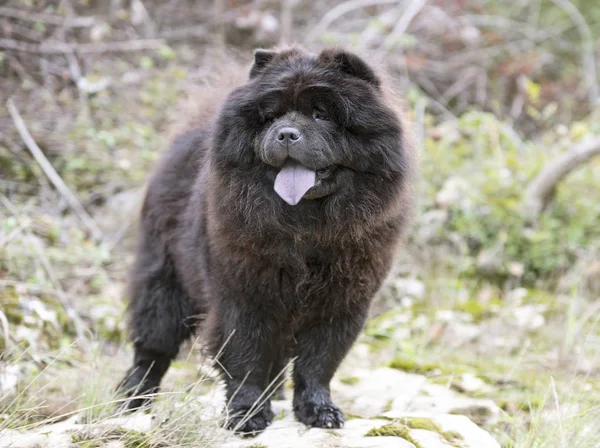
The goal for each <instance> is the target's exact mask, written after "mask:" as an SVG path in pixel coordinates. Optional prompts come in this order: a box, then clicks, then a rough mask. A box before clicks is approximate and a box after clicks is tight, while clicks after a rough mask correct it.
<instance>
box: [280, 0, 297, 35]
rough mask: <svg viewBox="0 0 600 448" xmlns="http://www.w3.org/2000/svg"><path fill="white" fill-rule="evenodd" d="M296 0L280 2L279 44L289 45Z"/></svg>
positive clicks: (282, 0)
mask: <svg viewBox="0 0 600 448" xmlns="http://www.w3.org/2000/svg"><path fill="white" fill-rule="evenodd" d="M296 3H297V0H281V36H280V39H279V41H280V43H282V44H289V43H290V41H291V39H292V30H293V24H294V21H293V19H294V15H293V12H294V6H296Z"/></svg>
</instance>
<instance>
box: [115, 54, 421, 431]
mask: <svg viewBox="0 0 600 448" xmlns="http://www.w3.org/2000/svg"><path fill="white" fill-rule="evenodd" d="M255 59H256V61H255V64H254V66H253V67H252V69H251V71H250V79H249V80H248V82H247V83H246V84H245V85H242V86H241V87H238V88H236V89H235V90H233V91H232V92H231V93H230V95H229V96H228V98H227V99H226V101H225V102H224V104H223V105H222V108H221V112H220V114H219V115H218V117H216V120H214V125H211V124H209V123H201V124H198V125H194V126H193V127H192V130H189V131H187V132H185V133H184V134H183V135H181V136H180V137H179V138H177V139H176V140H175V141H174V143H173V144H172V147H171V149H170V151H169V152H168V153H167V154H166V156H165V157H164V158H163V159H162V161H161V163H160V165H159V167H158V170H157V172H156V173H155V175H154V177H153V178H152V180H151V182H150V184H149V189H148V192H147V197H146V200H145V203H144V206H143V210H142V220H141V229H140V245H139V249H138V253H137V260H136V263H135V266H134V268H133V276H132V280H131V288H130V295H131V303H130V307H129V313H130V328H131V334H132V340H133V343H134V346H135V359H134V366H133V367H132V369H131V370H130V372H129V374H128V376H127V377H126V378H125V379H124V381H123V382H122V384H121V388H122V389H123V390H124V391H126V392H128V393H129V394H130V396H131V395H133V394H144V393H149V392H154V391H156V390H158V387H159V384H160V381H161V378H162V377H163V375H164V374H165V372H166V371H167V369H168V366H169V364H170V362H171V360H172V359H173V358H174V357H175V356H176V355H177V352H178V349H179V346H180V344H181V343H182V342H183V341H184V340H186V339H187V338H189V337H190V336H191V335H192V334H194V331H195V327H200V329H201V330H202V331H203V333H204V335H205V337H206V338H205V339H206V343H207V347H208V350H209V352H210V353H211V354H212V355H213V356H214V355H216V354H217V353H218V352H219V351H220V350H221V354H220V357H219V360H218V361H219V363H218V365H220V366H222V369H223V370H224V371H225V372H224V373H223V375H222V377H223V379H224V380H225V382H226V387H227V398H228V411H229V416H230V418H229V420H228V425H229V427H230V428H233V429H236V430H237V431H239V432H242V433H255V432H257V431H261V430H263V429H264V428H265V427H266V426H267V425H269V424H270V422H271V421H272V418H273V413H272V411H271V409H270V402H269V400H265V401H264V403H263V404H262V405H260V403H259V404H258V405H257V401H258V400H259V397H261V395H262V394H263V392H265V389H266V388H267V386H268V385H269V383H270V382H271V381H272V380H273V379H274V378H275V377H276V376H277V374H279V373H280V371H281V369H282V368H283V367H284V366H285V365H286V363H287V362H288V361H289V360H290V359H291V358H294V359H295V362H294V371H293V380H294V398H293V406H294V412H295V414H296V417H297V418H298V420H300V421H301V422H303V423H305V424H306V425H309V426H316V427H331V428H337V427H340V426H342V425H343V423H344V416H343V414H342V412H341V411H340V410H339V409H338V408H337V407H336V406H335V405H334V404H333V402H332V401H331V397H330V392H329V383H330V380H331V378H332V376H333V374H334V373H335V371H336V369H337V368H338V366H339V364H340V362H341V361H342V359H343V358H344V357H345V355H346V353H347V352H348V350H349V349H350V347H351V345H352V344H353V342H354V340H355V339H356V337H357V335H358V334H359V332H360V331H361V329H362V327H363V324H364V322H365V319H366V317H367V313H368V309H369V305H370V302H371V299H372V298H373V296H374V295H375V293H376V292H377V290H378V289H379V287H380V285H381V283H382V281H383V279H384V277H385V276H386V275H387V272H388V270H389V268H390V265H391V263H392V259H393V256H394V252H395V249H396V246H397V244H396V243H397V242H398V240H399V237H400V235H401V231H402V229H403V227H404V226H405V223H406V219H407V217H408V214H409V204H410V195H409V194H408V191H409V185H408V182H409V179H410V168H411V167H410V156H409V152H410V151H409V148H408V147H407V146H406V141H407V140H406V138H405V136H404V130H403V125H402V122H401V119H400V117H399V116H398V115H397V114H396V113H395V112H394V111H393V109H392V108H390V107H389V106H388V98H387V97H386V94H385V93H384V91H383V90H382V87H381V81H380V79H379V77H378V76H377V75H376V73H375V71H374V70H373V69H372V68H371V67H369V66H368V65H367V64H366V63H365V62H364V61H363V60H362V59H360V58H359V57H358V56H356V55H354V54H351V53H349V52H345V51H342V50H336V49H330V50H325V51H323V52H322V53H321V54H319V55H317V56H313V55H309V54H307V53H305V52H304V51H303V50H301V49H298V48H293V49H288V50H284V51H279V52H276V51H267V50H259V51H257V52H256V58H255ZM290 126H291V127H293V128H295V129H297V130H298V131H299V132H300V134H301V136H302V139H301V141H299V142H298V143H296V144H294V145H293V147H292V146H287V147H286V146H284V145H281V144H279V143H278V142H276V135H277V132H278V130H280V129H281V128H283V127H290ZM290 158H291V159H295V160H296V161H298V162H300V163H302V164H303V165H305V166H306V167H309V168H311V169H313V170H316V171H317V184H316V186H314V187H313V188H312V189H311V190H309V192H308V193H307V195H306V196H305V198H304V199H303V200H302V201H301V202H300V203H299V204H298V205H296V206H290V205H288V204H287V203H285V202H284V201H283V200H282V199H281V198H280V197H279V196H278V195H277V194H276V193H275V191H274V189H273V184H274V179H275V176H276V174H277V172H278V170H279V169H280V167H281V166H282V165H283V164H284V163H285V161H286V160H288V159H290ZM145 402H146V400H144V399H142V398H140V399H134V400H130V401H129V402H128V405H129V407H131V408H135V407H139V406H141V405H142V404H144V403H145Z"/></svg>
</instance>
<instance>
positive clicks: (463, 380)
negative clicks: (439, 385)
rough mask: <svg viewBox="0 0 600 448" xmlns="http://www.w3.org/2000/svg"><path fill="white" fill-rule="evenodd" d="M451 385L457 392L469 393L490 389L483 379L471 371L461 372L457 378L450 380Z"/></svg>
mask: <svg viewBox="0 0 600 448" xmlns="http://www.w3.org/2000/svg"><path fill="white" fill-rule="evenodd" d="M452 385H453V386H454V388H455V389H456V390H458V391H459V392H462V393H466V394H471V395H472V394H473V393H474V392H488V391H490V390H491V387H490V386H488V385H487V384H486V383H485V381H483V380H482V379H481V378H479V377H477V376H475V375H474V374H472V373H463V374H462V375H461V376H460V377H459V378H458V379H456V380H454V381H453V382H452Z"/></svg>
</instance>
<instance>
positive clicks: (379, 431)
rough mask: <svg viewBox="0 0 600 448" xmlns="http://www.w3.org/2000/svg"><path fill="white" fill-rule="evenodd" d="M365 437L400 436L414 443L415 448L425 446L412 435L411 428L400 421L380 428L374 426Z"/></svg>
mask: <svg viewBox="0 0 600 448" xmlns="http://www.w3.org/2000/svg"><path fill="white" fill-rule="evenodd" d="M365 437H400V438H402V439H404V440H406V441H408V442H410V443H412V444H413V445H414V446H415V448H423V446H422V445H421V444H419V443H418V442H417V441H416V440H415V439H413V438H412V437H411V435H410V428H409V427H408V426H406V425H405V424H403V423H402V422H400V421H394V422H392V423H389V424H387V425H383V426H380V427H379V428H373V429H371V430H370V431H369V432H367V433H366V434H365Z"/></svg>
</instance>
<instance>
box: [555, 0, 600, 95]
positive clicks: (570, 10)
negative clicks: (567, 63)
mask: <svg viewBox="0 0 600 448" xmlns="http://www.w3.org/2000/svg"><path fill="white" fill-rule="evenodd" d="M552 2H553V3H554V4H555V5H556V6H558V7H559V8H561V9H562V10H563V11H564V12H566V13H567V14H568V15H569V16H570V17H571V20H573V22H574V23H575V25H577V30H578V31H579V34H580V35H581V40H582V41H583V42H582V45H581V61H582V66H583V67H582V69H583V76H584V78H585V82H586V84H587V88H588V100H589V102H590V105H591V106H592V107H595V106H596V105H598V103H599V101H600V92H599V90H598V77H597V74H596V58H595V56H594V39H593V38H592V32H591V31H590V27H589V26H588V24H587V22H586V21H585V18H584V17H583V16H582V15H581V12H580V11H579V10H578V9H577V7H576V6H575V5H573V3H571V2H570V1H569V0H552Z"/></svg>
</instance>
